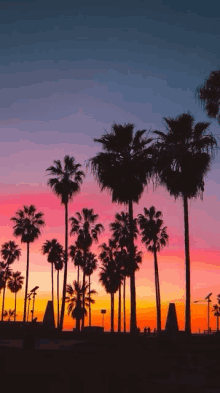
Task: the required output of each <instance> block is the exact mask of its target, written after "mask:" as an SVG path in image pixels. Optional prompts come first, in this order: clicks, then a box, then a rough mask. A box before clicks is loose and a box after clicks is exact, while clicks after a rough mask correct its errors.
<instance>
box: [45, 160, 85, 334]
mask: <svg viewBox="0 0 220 393" xmlns="http://www.w3.org/2000/svg"><path fill="white" fill-rule="evenodd" d="M53 162H54V166H50V167H49V168H47V169H46V171H49V172H50V175H52V176H55V177H53V178H51V179H49V180H48V182H47V184H48V185H49V186H50V187H51V188H52V190H53V192H54V193H55V195H57V196H58V197H59V198H61V204H62V205H64V207H65V260H64V279H63V298H62V306H61V315H60V330H61V331H62V329H63V320H64V311H65V298H66V280H67V262H68V203H69V202H70V201H71V200H72V199H73V196H75V195H76V194H78V193H79V192H80V185H81V183H82V182H83V177H84V176H85V173H84V172H83V171H79V170H78V169H79V168H80V167H81V164H75V158H74V157H70V156H68V155H66V156H65V157H64V167H62V165H61V162H60V160H55V161H53ZM72 179H74V180H72Z"/></svg>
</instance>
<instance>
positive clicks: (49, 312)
mask: <svg viewBox="0 0 220 393" xmlns="http://www.w3.org/2000/svg"><path fill="white" fill-rule="evenodd" d="M43 325H44V326H47V327H49V328H55V319H54V310H53V302H52V300H48V302H47V307H46V311H45V313H44V319H43Z"/></svg>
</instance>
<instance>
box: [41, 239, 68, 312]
mask: <svg viewBox="0 0 220 393" xmlns="http://www.w3.org/2000/svg"><path fill="white" fill-rule="evenodd" d="M62 252H63V247H62V246H61V244H60V243H59V242H58V241H57V239H52V240H51V241H50V240H46V242H45V243H44V244H43V247H42V253H43V254H47V255H48V256H47V261H48V262H49V263H51V281H52V304H53V309H54V290H53V264H55V262H56V261H57V260H58V259H59V257H60V255H61V253H62Z"/></svg>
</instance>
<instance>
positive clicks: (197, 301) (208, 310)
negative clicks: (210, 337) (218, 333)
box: [193, 292, 212, 334]
mask: <svg viewBox="0 0 220 393" xmlns="http://www.w3.org/2000/svg"><path fill="white" fill-rule="evenodd" d="M211 295H212V292H211V293H209V294H208V295H207V296H206V297H205V299H204V300H207V302H208V307H207V325H208V334H209V333H210V328H209V313H210V309H209V303H211V299H210V296H211ZM204 300H195V301H194V302H193V303H200V302H204Z"/></svg>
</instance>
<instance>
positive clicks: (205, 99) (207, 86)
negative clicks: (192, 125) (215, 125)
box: [196, 70, 220, 124]
mask: <svg viewBox="0 0 220 393" xmlns="http://www.w3.org/2000/svg"><path fill="white" fill-rule="evenodd" d="M196 98H198V99H199V101H200V103H201V104H202V105H203V106H204V108H205V110H206V113H207V115H208V116H209V117H211V118H215V119H216V118H217V119H218V122H219V124H220V112H219V106H220V70H218V71H212V72H211V73H210V75H209V77H208V79H207V80H206V81H205V83H204V85H201V86H198V87H197V89H196Z"/></svg>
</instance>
